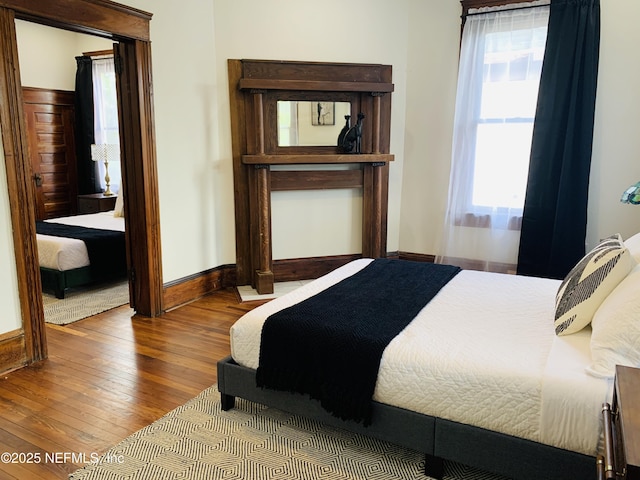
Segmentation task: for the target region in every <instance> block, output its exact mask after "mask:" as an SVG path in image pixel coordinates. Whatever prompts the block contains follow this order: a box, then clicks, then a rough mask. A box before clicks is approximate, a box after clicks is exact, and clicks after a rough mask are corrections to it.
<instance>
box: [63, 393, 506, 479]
mask: <svg viewBox="0 0 640 480" xmlns="http://www.w3.org/2000/svg"><path fill="white" fill-rule="evenodd" d="M445 468H446V470H445V477H444V478H445V479H446V480H471V479H473V480H504V479H503V477H497V476H494V475H490V474H487V473H485V472H482V471H478V470H475V469H470V468H468V467H464V466H460V465H456V464H451V463H446V465H445ZM423 469H424V455H423V454H422V453H419V452H415V451H413V450H409V449H406V448H402V447H398V446H396V445H393V444H390V443H387V442H383V441H380V440H375V439H371V438H368V437H364V436H362V435H358V434H354V433H351V432H347V431H345V430H342V429H338V428H334V427H330V426H327V425H325V424H323V423H320V422H316V421H312V420H307V419H305V418H302V417H299V416H296V415H291V414H288V413H285V412H282V411H280V410H277V409H274V408H268V407H264V406H261V405H257V404H255V403H252V402H248V401H245V400H242V399H237V400H236V408H235V409H233V410H230V411H228V412H224V411H222V410H221V408H220V394H219V393H218V391H217V387H216V386H213V387H210V388H208V389H207V390H205V391H204V392H202V393H201V394H200V395H198V396H197V397H195V398H194V399H192V400H190V401H189V402H187V403H186V404H185V405H182V406H181V407H178V408H176V409H175V410H173V411H171V412H169V413H168V414H167V415H165V416H164V417H162V418H161V419H159V420H158V421H156V422H154V423H152V424H151V425H149V426H147V427H145V428H143V429H142V430H139V431H138V432H136V433H134V434H133V435H131V436H130V437H128V438H126V439H125V440H124V441H122V442H121V443H119V444H118V445H116V446H115V447H113V448H111V449H110V450H109V451H107V452H106V453H105V454H104V455H103V456H102V457H100V460H98V461H96V462H94V463H89V464H88V465H86V466H85V467H83V468H81V469H80V470H77V471H76V472H74V473H72V474H71V475H70V477H69V478H70V479H71V480H97V479H109V480H124V479H127V480H135V479H139V480H147V479H163V480H172V479H189V480H199V479H202V480H210V479H252V480H253V479H256V480H287V479H291V480H293V479H295V480H300V479H304V480H314V479H354V480H375V479H380V480H382V479H384V480H388V479H397V480H403V479H411V480H414V479H415V480H428V477H426V476H425V475H424V473H423V472H424V470H423Z"/></svg>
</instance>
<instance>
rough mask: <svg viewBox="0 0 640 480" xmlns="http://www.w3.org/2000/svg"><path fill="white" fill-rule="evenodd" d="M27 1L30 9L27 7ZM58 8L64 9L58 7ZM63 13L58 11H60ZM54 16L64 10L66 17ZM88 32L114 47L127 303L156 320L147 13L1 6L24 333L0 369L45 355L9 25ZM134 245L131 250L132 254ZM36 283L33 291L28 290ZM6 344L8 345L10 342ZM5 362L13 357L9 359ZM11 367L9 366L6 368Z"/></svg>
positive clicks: (2, 83) (75, 0)
mask: <svg viewBox="0 0 640 480" xmlns="http://www.w3.org/2000/svg"><path fill="white" fill-rule="evenodd" d="M27 3H28V4H27ZM62 3H64V5H61V4H62ZM63 7H64V8H63ZM60 12H64V16H62V14H61V13H60ZM16 19H21V20H27V21H33V22H36V23H40V24H43V25H48V26H55V27H59V28H63V29H65V30H70V31H75V32H80V33H90V34H93V35H98V36H102V37H104V38H109V39H112V40H117V41H118V42H119V43H118V44H117V45H115V49H114V53H115V56H116V62H118V64H119V67H120V73H119V75H118V79H117V83H118V97H119V98H118V104H119V123H120V125H121V126H122V130H123V134H122V139H121V142H122V152H123V162H122V170H123V172H122V176H123V179H122V180H123V192H124V195H125V198H126V199H127V201H126V202H125V209H124V210H125V212H124V213H125V218H126V219H127V234H126V244H127V264H128V266H129V271H130V282H129V289H130V298H131V305H132V306H133V308H134V309H135V310H136V312H137V313H138V314H141V315H144V316H149V317H155V316H158V315H161V314H162V269H161V251H160V231H159V230H160V228H159V211H158V187H157V170H156V154H155V133H154V121H153V105H152V102H151V98H152V97H151V91H152V80H151V44H150V40H149V21H150V19H151V14H149V13H146V12H142V11H139V10H136V9H132V8H129V7H126V6H123V5H119V4H115V3H113V2H108V3H100V4H97V3H94V2H89V1H85V0H65V1H64V2H59V1H50V2H26V3H25V2H22V1H20V0H0V45H2V47H3V48H2V49H0V98H2V99H4V101H3V102H1V103H0V128H1V130H2V142H3V147H4V153H5V166H6V172H7V185H8V190H9V204H10V210H11V223H12V227H13V240H14V250H15V258H16V270H17V277H18V294H19V299H20V310H21V314H22V325H23V328H22V330H21V331H19V332H18V334H17V336H16V337H15V338H11V339H5V340H11V342H10V344H11V348H12V349H13V350H12V351H11V352H10V353H11V355H7V354H6V353H7V352H6V350H5V355H3V358H5V359H7V360H6V361H4V360H3V363H4V364H2V365H0V370H7V369H10V368H16V367H17V366H20V365H25V364H29V363H32V362H35V361H38V360H41V359H44V358H46V356H47V345H46V337H45V329H44V317H43V308H42V297H41V295H40V292H39V291H38V290H39V287H40V277H39V266H38V261H37V258H38V257H37V245H36V240H35V213H34V212H35V203H34V196H35V195H34V191H33V187H32V185H33V179H32V170H31V166H30V162H29V157H28V146H27V135H26V125H25V120H24V112H23V108H22V102H23V98H22V86H21V82H20V74H19V69H18V68H14V66H15V65H17V64H18V52H17V42H16V33H15V20H16ZM133 245H135V248H133ZM34 285H36V286H37V288H34ZM8 343H9V342H8ZM8 357H11V358H8ZM11 363H13V364H14V365H12V364H11Z"/></svg>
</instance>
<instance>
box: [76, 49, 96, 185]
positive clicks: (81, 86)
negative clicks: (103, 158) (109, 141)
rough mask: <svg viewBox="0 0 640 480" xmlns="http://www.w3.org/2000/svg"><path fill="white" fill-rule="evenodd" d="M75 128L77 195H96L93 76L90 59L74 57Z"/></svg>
mask: <svg viewBox="0 0 640 480" xmlns="http://www.w3.org/2000/svg"><path fill="white" fill-rule="evenodd" d="M76 65H77V69H76V91H75V105H74V108H75V119H76V121H75V128H76V165H77V171H78V193H79V194H81V195H82V194H86V193H98V192H101V191H102V189H101V187H100V180H99V177H98V169H97V168H96V163H95V162H94V161H93V160H92V159H91V144H92V143H94V142H95V136H94V135H95V134H94V126H93V74H92V73H91V57H87V56H80V57H76Z"/></svg>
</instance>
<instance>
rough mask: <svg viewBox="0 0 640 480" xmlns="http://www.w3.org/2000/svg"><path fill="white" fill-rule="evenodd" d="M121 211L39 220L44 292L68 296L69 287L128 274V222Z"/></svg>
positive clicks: (38, 236) (60, 296)
mask: <svg viewBox="0 0 640 480" xmlns="http://www.w3.org/2000/svg"><path fill="white" fill-rule="evenodd" d="M116 207H118V206H117V205H116ZM117 211H119V210H118V209H117V208H116V210H115V211H113V210H112V211H107V212H99V213H92V214H86V215H74V216H69V217H61V218H54V219H50V220H45V221H39V222H36V232H37V235H36V236H37V244H38V257H39V264H40V275H41V279H42V286H43V291H45V292H53V293H54V294H55V296H56V297H57V298H64V295H65V291H66V290H67V289H69V288H73V287H78V286H82V285H87V284H90V283H96V282H103V281H109V280H114V279H117V278H125V277H126V250H125V236H124V235H125V234H124V230H125V225H124V218H123V216H122V215H120V214H115V212H117Z"/></svg>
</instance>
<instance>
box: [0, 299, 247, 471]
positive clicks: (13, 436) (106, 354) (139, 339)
mask: <svg viewBox="0 0 640 480" xmlns="http://www.w3.org/2000/svg"><path fill="white" fill-rule="evenodd" d="M258 304H259V303H258V302H248V303H240V302H239V297H238V295H237V292H236V290H235V289H229V290H224V291H220V292H216V293H214V294H212V295H209V296H207V297H205V298H203V299H200V300H198V301H195V302H193V303H191V304H189V305H185V306H183V307H180V308H178V309H176V310H173V311H171V312H168V313H167V314H166V315H164V316H162V317H161V318H156V319H150V318H145V317H138V316H133V317H131V310H130V309H129V308H128V306H124V307H119V308H116V309H113V310H111V311H108V312H105V313H102V314H100V315H96V316H94V317H90V318H87V319H84V320H80V321H79V322H76V323H73V324H70V325H67V326H56V325H49V324H48V325H47V342H48V346H49V357H48V359H47V360H45V361H43V362H40V363H39V364H37V365H33V366H29V367H25V368H22V369H20V370H17V371H15V372H11V373H8V374H5V375H3V376H1V377H0V455H2V456H1V457H0V479H13V478H16V479H34V480H35V479H60V478H67V476H68V474H69V473H71V472H73V471H75V470H76V469H77V468H79V467H81V466H83V465H84V463H83V462H84V461H91V459H92V456H96V455H100V454H102V453H104V452H105V450H107V449H108V448H109V447H111V446H113V445H115V444H116V443H118V442H119V441H120V440H122V439H124V438H125V437H127V436H129V435H130V434H132V433H134V432H135V431H137V430H139V429H140V428H142V427H144V426H146V425H148V424H150V423H152V422H153V421H155V420H157V419H158V418H160V417H161V416H162V415H164V414H165V413H167V412H169V411H170V410H172V409H174V408H175V407H177V406H179V405H182V404H183V403H185V402H186V401H187V400H189V399H191V398H193V397H194V396H196V395H197V394H198V393H200V392H201V391H202V390H204V389H205V388H207V387H209V386H211V385H213V384H215V383H216V362H217V361H218V360H219V359H221V358H223V357H225V356H227V355H228V354H229V353H230V349H229V327H230V326H231V325H232V324H233V322H234V321H235V320H236V319H237V318H239V317H240V316H241V315H242V314H243V313H245V312H246V311H249V310H251V309H252V308H254V307H255V306H256V305H258ZM14 461H15V463H13V462H14Z"/></svg>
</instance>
